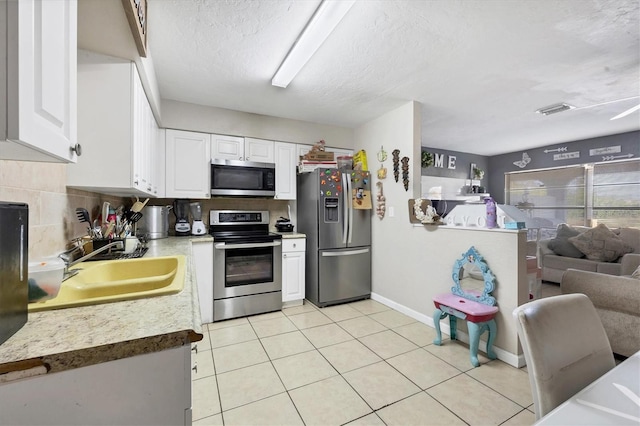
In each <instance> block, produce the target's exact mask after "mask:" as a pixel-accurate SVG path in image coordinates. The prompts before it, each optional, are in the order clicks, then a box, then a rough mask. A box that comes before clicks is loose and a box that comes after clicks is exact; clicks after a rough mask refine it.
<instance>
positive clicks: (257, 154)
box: [244, 138, 275, 163]
mask: <svg viewBox="0 0 640 426" xmlns="http://www.w3.org/2000/svg"><path fill="white" fill-rule="evenodd" d="M244 155H245V157H244V159H245V160H247V161H253V162H255V163H273V162H274V161H275V155H274V142H273V141H267V140H264V139H254V138H244Z"/></svg>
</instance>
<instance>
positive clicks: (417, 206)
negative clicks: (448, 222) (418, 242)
mask: <svg viewBox="0 0 640 426" xmlns="http://www.w3.org/2000/svg"><path fill="white" fill-rule="evenodd" d="M409 222H411V223H422V224H423V225H442V222H441V221H440V215H439V214H438V213H437V212H436V209H435V208H433V206H432V205H431V201H430V200H426V199H422V198H416V199H415V200H414V199H410V200H409Z"/></svg>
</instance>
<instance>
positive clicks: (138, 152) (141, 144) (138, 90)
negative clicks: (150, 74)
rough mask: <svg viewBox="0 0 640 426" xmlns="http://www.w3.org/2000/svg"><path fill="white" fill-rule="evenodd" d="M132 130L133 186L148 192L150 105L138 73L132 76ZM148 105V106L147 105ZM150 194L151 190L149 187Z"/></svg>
mask: <svg viewBox="0 0 640 426" xmlns="http://www.w3.org/2000/svg"><path fill="white" fill-rule="evenodd" d="M132 80H133V81H132V94H131V103H132V113H133V117H132V123H133V126H132V130H133V136H132V140H131V143H132V144H133V146H132V150H133V161H132V171H133V182H132V186H133V187H134V188H136V189H138V190H140V191H147V185H148V184H149V182H148V179H149V173H148V170H147V168H148V167H149V162H148V158H149V156H150V154H151V153H150V150H151V147H150V144H149V139H148V138H149V129H148V126H149V118H148V116H147V108H146V107H148V105H149V103H148V102H147V98H146V96H145V94H144V89H143V88H142V82H141V81H140V77H139V76H138V73H133V74H132ZM145 104H146V105H145ZM149 192H151V188H150V187H149Z"/></svg>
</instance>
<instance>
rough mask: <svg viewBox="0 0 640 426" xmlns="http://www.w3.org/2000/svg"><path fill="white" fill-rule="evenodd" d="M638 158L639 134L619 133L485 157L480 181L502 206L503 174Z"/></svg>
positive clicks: (639, 132)
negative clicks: (485, 160)
mask: <svg viewBox="0 0 640 426" xmlns="http://www.w3.org/2000/svg"><path fill="white" fill-rule="evenodd" d="M639 157H640V131H635V132H628V133H619V134H616V135H609V136H601V137H597V138H591V139H583V140H579V141H573V142H567V143H557V144H553V145H547V146H543V147H540V148H533V149H529V150H525V151H517V152H511V153H508V154H502V155H495V156H492V157H489V158H488V167H487V169H485V170H486V172H487V174H486V175H485V179H484V181H486V185H487V186H488V188H489V190H490V192H491V196H492V197H493V198H494V199H495V200H496V202H498V203H504V202H505V194H504V181H505V179H504V176H505V173H509V172H514V171H525V170H535V169H546V168H551V167H562V166H571V165H576V164H587V163H602V162H607V161H616V160H624V159H630V158H639ZM423 171H424V169H423ZM423 174H424V173H423ZM487 175H488V179H487ZM483 183H484V182H483Z"/></svg>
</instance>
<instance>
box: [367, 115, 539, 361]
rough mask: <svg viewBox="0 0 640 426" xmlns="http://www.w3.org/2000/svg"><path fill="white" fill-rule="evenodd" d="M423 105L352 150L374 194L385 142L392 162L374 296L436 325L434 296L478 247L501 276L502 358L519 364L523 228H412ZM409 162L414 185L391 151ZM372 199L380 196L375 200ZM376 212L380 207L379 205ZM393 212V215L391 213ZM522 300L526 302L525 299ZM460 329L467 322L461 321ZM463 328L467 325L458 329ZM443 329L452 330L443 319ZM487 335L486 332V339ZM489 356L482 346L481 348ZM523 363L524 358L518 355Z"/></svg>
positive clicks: (377, 128) (376, 248)
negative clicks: (396, 173)
mask: <svg viewBox="0 0 640 426" xmlns="http://www.w3.org/2000/svg"><path fill="white" fill-rule="evenodd" d="M419 115H420V105H419V104H417V103H415V102H409V103H407V104H406V105H403V106H402V107H400V108H398V109H396V110H393V111H391V112H389V113H387V114H385V115H384V116H382V117H379V118H377V119H375V120H373V121H371V122H369V123H366V124H365V125H363V126H361V127H359V128H357V129H356V130H355V149H361V148H364V149H365V150H366V151H367V154H368V163H369V169H370V170H371V171H372V190H373V191H374V192H375V189H376V183H377V182H378V178H377V176H376V173H375V171H376V170H377V169H378V168H379V167H380V163H379V162H378V161H377V158H376V154H377V152H378V151H379V150H380V147H381V145H382V146H384V149H385V151H387V152H388V154H389V158H388V160H387V161H386V162H385V163H384V165H385V167H387V169H388V174H387V178H386V179H384V180H382V181H381V182H383V185H384V194H385V196H386V202H387V216H385V218H384V219H382V220H380V219H378V218H377V216H375V213H374V212H372V214H374V217H373V221H372V253H373V257H372V276H373V278H372V292H373V296H374V298H377V299H378V300H382V301H384V302H386V303H388V304H391V305H392V306H394V307H396V308H398V309H400V310H401V311H404V312H406V313H409V314H411V315H412V316H414V317H418V318H419V319H421V320H422V321H424V322H426V323H428V324H432V320H431V319H432V315H433V312H434V310H435V306H434V304H433V297H434V296H435V295H437V294H438V293H445V292H449V291H450V289H451V286H452V285H453V280H452V278H451V273H452V268H453V264H454V262H455V260H456V259H458V258H460V257H461V256H462V253H464V252H466V251H467V250H468V249H469V247H471V246H475V247H476V249H477V250H478V252H479V253H480V254H481V255H483V256H484V257H485V260H486V262H487V264H488V265H489V268H491V270H492V271H493V272H494V274H495V275H496V281H497V284H496V290H495V291H494V293H493V294H494V296H496V298H497V299H498V304H499V307H500V312H499V314H498V316H497V318H496V321H497V324H498V335H497V338H496V343H495V346H496V348H497V352H498V356H499V357H500V358H501V359H503V360H504V361H506V362H508V363H510V364H512V365H517V364H518V363H519V362H521V360H520V359H519V358H518V355H520V354H521V353H522V351H521V349H520V348H519V347H518V339H517V332H516V329H515V325H514V323H513V321H512V319H511V312H512V311H513V309H514V308H515V307H516V306H518V305H519V304H522V303H524V302H526V295H527V294H528V291H527V281H526V265H525V245H526V233H525V232H524V231H522V232H518V231H505V230H484V229H480V230H478V229H463V228H456V227H446V226H422V225H420V226H415V225H412V224H411V223H410V222H409V199H411V198H417V197H420V192H421V179H420V161H419V155H420V124H419V123H420V119H419ZM394 149H399V150H400V157H401V158H402V157H403V156H405V155H406V156H408V157H409V158H410V162H409V163H410V175H409V179H410V187H409V190H408V191H405V189H404V187H403V185H402V170H400V179H399V182H397V183H396V182H395V180H394V177H393V162H392V155H391V153H392V151H393V150H394ZM374 200H375V197H374ZM374 207H375V206H374ZM391 209H393V210H394V216H393V217H391V216H390V215H389V211H390V210H391ZM520 299H522V300H520ZM458 323H459V324H461V323H462V322H458ZM460 328H461V329H462V330H465V329H466V327H465V326H464V324H463V325H461V326H460ZM443 329H445V330H448V328H447V326H446V324H445V321H443ZM483 338H486V335H485V336H483ZM481 350H482V351H484V347H481ZM520 358H521V357H520Z"/></svg>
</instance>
